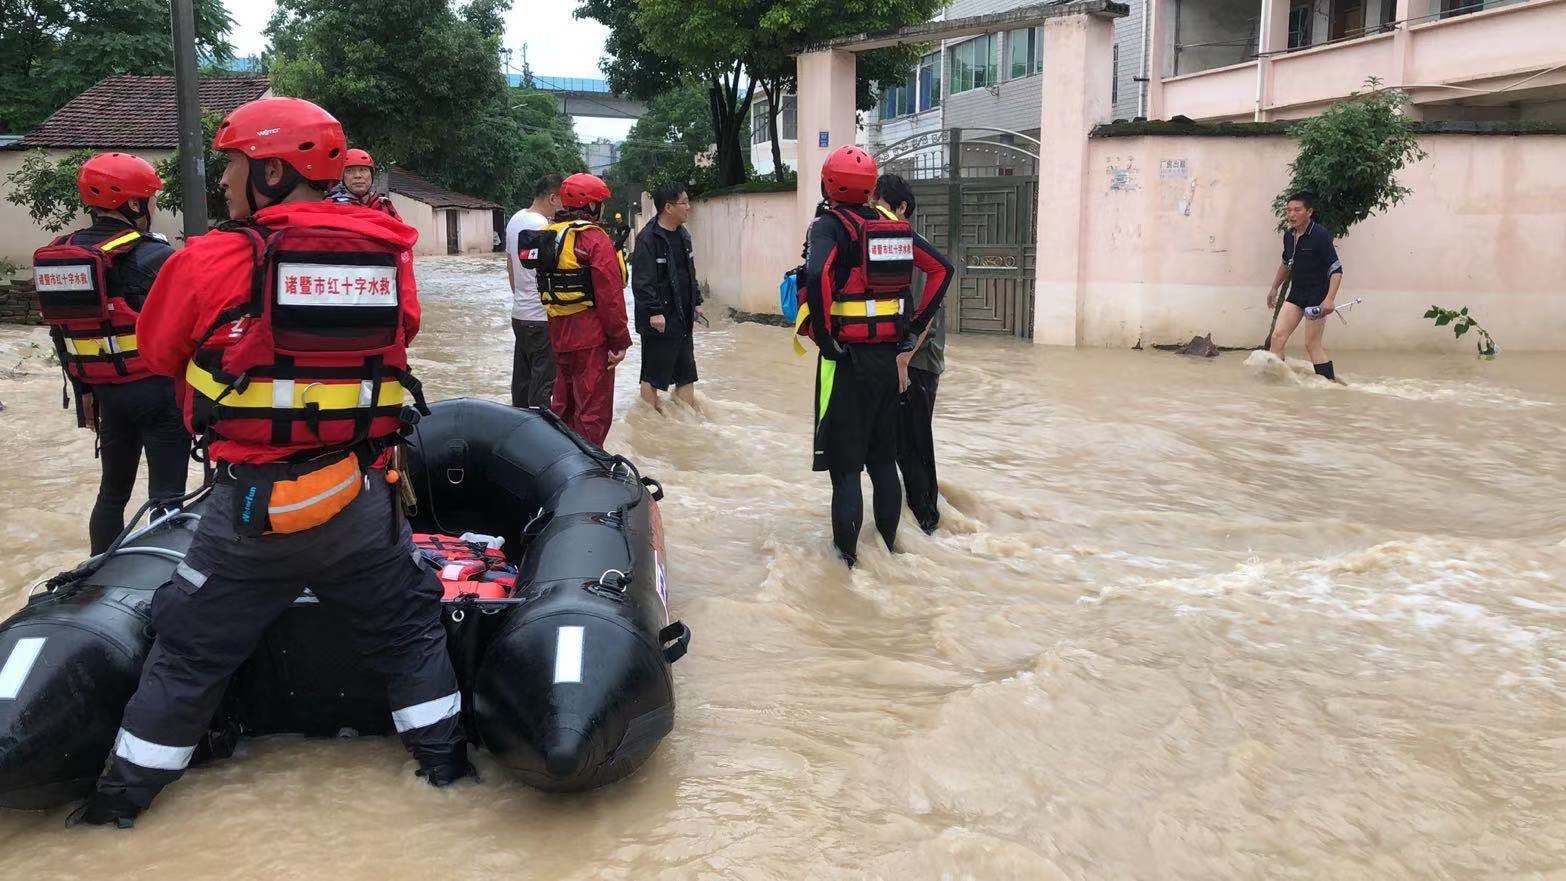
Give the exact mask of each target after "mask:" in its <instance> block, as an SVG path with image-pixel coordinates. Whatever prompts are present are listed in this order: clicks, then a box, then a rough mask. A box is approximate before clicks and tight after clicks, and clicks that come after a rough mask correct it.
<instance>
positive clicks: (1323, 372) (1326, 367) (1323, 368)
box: [1316, 361, 1338, 382]
mask: <svg viewBox="0 0 1566 881" xmlns="http://www.w3.org/2000/svg"><path fill="white" fill-rule="evenodd" d="M1316 375H1317V376H1321V377H1325V378H1327V379H1329V380H1331V381H1333V382H1337V381H1338V377H1337V374H1335V373H1333V372H1332V362H1331V361H1323V362H1321V363H1320V364H1317V365H1316Z"/></svg>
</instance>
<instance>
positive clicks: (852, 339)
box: [823, 208, 914, 344]
mask: <svg viewBox="0 0 1566 881" xmlns="http://www.w3.org/2000/svg"><path fill="white" fill-rule="evenodd" d="M830 213H831V215H832V216H833V217H836V218H837V219H838V222H839V223H841V224H842V225H843V229H844V230H846V231H847V233H848V239H849V242H850V250H849V252H848V253H846V254H840V255H839V256H840V257H844V258H847V259H848V260H850V261H852V262H850V263H849V264H848V269H847V271H846V273H845V272H844V271H843V270H842V269H838V270H837V271H836V272H834V278H833V279H832V283H831V284H829V285H828V288H829V289H828V290H827V291H826V292H825V294H824V298H825V302H824V304H823V305H824V306H825V307H826V312H827V314H826V326H827V329H828V331H829V332H830V333H831V334H832V337H833V338H834V339H836V340H837V341H838V342H840V343H845V344H848V343H895V342H898V341H900V340H901V339H902V338H903V335H904V334H905V333H907V329H908V318H907V311H908V298H909V292H910V291H911V290H912V289H913V270H914V259H913V258H914V253H913V227H911V226H909V225H908V222H907V221H904V220H898V219H896V217H890V218H888V217H885V216H882V217H878V218H874V219H869V218H865V217H861V216H860V215H859V214H858V213H857V212H855V211H852V210H845V209H842V208H833V209H831V211H830Z"/></svg>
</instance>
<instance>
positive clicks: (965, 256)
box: [876, 128, 1039, 338]
mask: <svg viewBox="0 0 1566 881" xmlns="http://www.w3.org/2000/svg"><path fill="white" fill-rule="evenodd" d="M1038 150H1039V142H1038V141H1037V140H1035V139H1034V138H1030V137H1028V136H1027V135H1024V134H1021V133H1018V132H1012V131H1004V130H1001V129H979V128H967V129H955V128H954V129H942V130H940V131H935V132H928V133H926V134H921V135H914V136H913V137H911V138H905V139H904V140H901V141H898V142H896V143H894V144H889V145H887V146H885V147H882V148H881V149H880V150H879V151H878V152H877V154H876V161H877V163H878V164H879V165H880V168H881V171H882V173H892V174H900V175H902V176H903V177H904V178H906V179H907V180H908V182H909V184H911V185H912V187H913V191H914V198H915V199H916V200H917V201H918V208H917V210H916V211H915V213H914V229H915V230H917V231H918V232H919V234H920V235H922V236H924V237H925V238H926V239H929V240H930V243H931V244H932V245H934V246H935V247H937V248H939V249H940V250H941V251H942V252H943V253H944V254H946V256H947V258H948V259H950V260H951V261H952V263H953V265H955V266H956V267H957V277H956V279H955V280H954V281H953V282H952V286H951V287H950V288H948V289H947V293H946V302H947V315H948V324H947V327H948V328H949V329H950V330H952V331H956V332H959V333H992V334H1003V335H1007V336H1016V337H1023V338H1030V337H1032V336H1033V267H1034V253H1035V250H1036V245H1037V242H1038V201H1039V179H1038Z"/></svg>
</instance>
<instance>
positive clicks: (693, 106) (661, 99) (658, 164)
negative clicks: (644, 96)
mask: <svg viewBox="0 0 1566 881" xmlns="http://www.w3.org/2000/svg"><path fill="white" fill-rule="evenodd" d="M712 143H713V132H712V116H711V114H710V108H709V107H708V104H707V95H706V93H705V91H704V90H703V88H702V87H701V86H700V85H696V84H694V83H687V84H685V85H681V86H676V87H675V88H674V89H672V90H670V91H668V92H665V93H663V94H662V95H659V96H657V97H656V98H654V99H653V100H652V101H651V102H649V103H648V105H647V113H646V114H645V115H643V116H642V118H641V119H638V120H637V121H636V124H635V125H633V126H632V127H631V132H630V134H629V135H628V136H627V137H626V140H625V143H623V144H621V145H620V160H619V161H618V162H617V163H615V165H614V167H613V168H612V169H610V171H609V181H608V182H609V187H610V189H611V190H613V191H614V194H615V197H616V203H617V204H616V205H615V208H616V209H617V210H622V211H623V210H625V207H626V206H629V205H631V204H634V203H635V202H636V200H637V199H638V197H639V196H640V195H641V194H642V193H643V192H649V193H650V192H652V191H653V190H654V189H656V188H657V187H659V186H660V185H662V184H665V183H668V182H670V181H679V182H682V183H685V184H687V185H691V186H692V187H693V189H696V188H697V186H698V183H699V182H703V181H702V179H703V178H704V177H712V178H713V179H714V180H715V179H716V174H715V172H713V171H712V170H711V168H710V166H708V167H706V168H703V167H700V166H698V165H697V164H696V159H697V157H698V156H700V155H702V154H703V153H705V152H707V151H708V150H709V149H711V146H712ZM622 197H623V201H622Z"/></svg>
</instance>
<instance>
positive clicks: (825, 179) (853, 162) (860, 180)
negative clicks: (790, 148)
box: [821, 144, 876, 205]
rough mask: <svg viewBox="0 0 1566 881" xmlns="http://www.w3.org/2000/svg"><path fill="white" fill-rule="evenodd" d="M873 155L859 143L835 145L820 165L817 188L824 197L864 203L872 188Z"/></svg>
mask: <svg viewBox="0 0 1566 881" xmlns="http://www.w3.org/2000/svg"><path fill="white" fill-rule="evenodd" d="M875 173H876V172H875V159H874V158H872V157H871V156H870V154H869V153H866V152H865V151H864V150H862V149H860V148H859V147H856V146H854V145H853V144H848V145H845V146H842V147H838V148H837V149H836V150H833V151H832V155H831V156H828V157H827V160H826V162H825V163H823V164H822V165H821V188H822V191H823V193H824V194H825V196H826V197H827V198H828V199H831V200H832V201H834V202H848V203H850V204H853V205H865V204H868V203H869V202H870V193H871V192H872V191H874V190H875Z"/></svg>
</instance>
